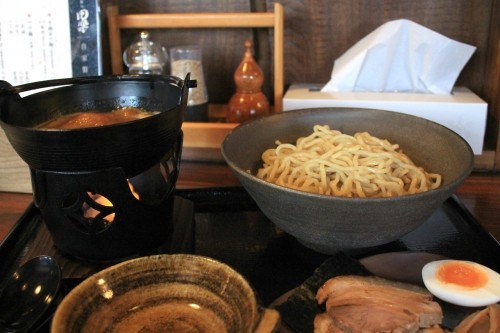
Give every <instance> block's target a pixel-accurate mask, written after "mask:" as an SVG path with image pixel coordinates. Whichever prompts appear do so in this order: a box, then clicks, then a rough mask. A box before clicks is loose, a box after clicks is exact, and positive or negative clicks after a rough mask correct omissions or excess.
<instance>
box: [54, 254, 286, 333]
mask: <svg viewBox="0 0 500 333" xmlns="http://www.w3.org/2000/svg"><path fill="white" fill-rule="evenodd" d="M278 319H279V315H278V313H277V312H276V311H275V310H270V309H263V308H261V307H260V306H259V304H258V303H257V299H256V295H255V293H254V291H253V289H252V288H251V287H250V285H249V284H248V282H247V281H246V280H245V279H244V278H243V277H242V276H241V275H240V274H239V273H238V272H236V271H235V270H233V269H232V268H231V267H229V266H227V265H226V264H223V263H221V262H218V261H216V260H214V259H211V258H208V257H203V256H197V255H185V254H175V255H158V256H150V257H142V258H138V259H133V260H129V261H126V262H124V263H121V264H117V265H115V266H112V267H110V268H108V269H105V270H103V271H101V272H99V273H96V274H95V275H93V276H91V277H90V278H88V279H87V280H85V281H84V282H83V283H81V284H80V285H78V286H77V287H76V288H75V289H73V290H72V291H71V292H70V293H69V294H68V295H67V296H66V298H65V299H64V300H63V301H62V303H61V304H60V305H59V307H58V309H57V311H56V313H55V315H54V319H53V322H52V333H66V332H74V333H78V332H81V333H86V332H89V333H100V332H120V333H127V332H207V333H208V332H217V333H250V332H259V333H264V332H268V333H270V332H272V331H273V329H274V328H275V327H276V325H277V322H278Z"/></svg>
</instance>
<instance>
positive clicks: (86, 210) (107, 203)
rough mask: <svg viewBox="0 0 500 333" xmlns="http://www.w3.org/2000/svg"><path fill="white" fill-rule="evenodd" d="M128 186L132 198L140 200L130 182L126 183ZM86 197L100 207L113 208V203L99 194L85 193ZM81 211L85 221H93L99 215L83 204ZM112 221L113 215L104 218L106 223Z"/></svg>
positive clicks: (96, 211)
mask: <svg viewBox="0 0 500 333" xmlns="http://www.w3.org/2000/svg"><path fill="white" fill-rule="evenodd" d="M128 186H129V189H130V192H131V193H132V195H133V196H134V198H136V199H137V200H140V196H139V193H137V191H136V190H135V189H134V185H132V183H131V182H130V181H128ZM87 195H88V196H89V197H90V198H91V199H92V200H94V201H95V202H96V203H98V204H99V205H101V206H105V207H113V203H112V202H111V201H110V200H109V199H108V198H106V197H105V196H103V195H101V194H94V193H91V192H87ZM82 210H83V217H85V218H87V219H94V218H95V217H96V216H97V215H98V214H99V213H101V212H100V211H98V210H96V209H94V208H93V207H90V206H89V205H88V204H87V203H84V204H83V207H82ZM114 220H115V213H112V214H109V215H107V216H106V221H107V222H108V223H111V222H113V221H114Z"/></svg>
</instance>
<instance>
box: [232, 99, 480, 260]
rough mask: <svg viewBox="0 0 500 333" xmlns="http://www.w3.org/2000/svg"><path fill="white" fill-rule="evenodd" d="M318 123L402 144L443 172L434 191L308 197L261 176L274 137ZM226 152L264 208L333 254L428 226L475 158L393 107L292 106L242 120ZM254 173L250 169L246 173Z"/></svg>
mask: <svg viewBox="0 0 500 333" xmlns="http://www.w3.org/2000/svg"><path fill="white" fill-rule="evenodd" d="M316 124H320V125H330V128H332V129H337V130H340V131H341V132H343V133H346V134H350V135H353V134H354V133H355V132H360V131H368V132H369V133H370V134H371V135H374V136H377V137H379V138H386V139H388V140H389V141H390V142H392V143H397V144H399V145H400V147H401V148H402V149H403V151H404V152H405V153H406V154H407V155H408V156H410V158H411V159H412V160H413V161H414V162H415V163H416V164H417V165H420V166H422V167H424V168H425V169H426V170H428V171H430V172H435V173H439V174H441V175H442V177H443V183H442V185H441V186H440V187H439V188H438V189H435V190H432V191H429V192H425V193H419V194H414V195H407V196H401V197H397V198H346V197H334V196H327V195H319V194H311V193H306V192H301V191H296V190H292V189H288V188H285V187H282V186H278V185H274V184H271V183H268V182H266V181H263V180H260V179H258V178H257V177H256V176H255V174H256V171H257V169H258V168H259V167H260V166H262V162H261V155H262V153H263V152H264V151H265V150H266V149H268V148H273V147H276V145H275V141H276V140H280V141H281V142H292V143H295V141H296V139H297V138H298V137H301V136H307V135H309V134H310V133H311V132H312V129H313V126H314V125H316ZM222 154H223V156H224V158H225V160H226V162H227V163H228V165H229V166H230V167H231V168H232V169H233V171H234V172H235V174H236V176H237V177H238V179H239V180H240V181H241V183H242V184H243V186H244V187H245V189H246V190H247V191H248V192H249V194H250V195H251V196H252V197H253V199H254V200H255V201H256V203H257V205H258V206H259V208H260V209H261V210H262V212H263V213H264V214H265V215H266V216H267V217H268V218H269V219H270V220H271V221H273V222H274V223H275V224H276V225H277V226H278V227H280V228H281V229H283V230H284V231H286V232H287V233H289V234H290V235H292V236H294V237H295V238H296V239H297V240H299V241H300V242H301V243H302V244H303V245H305V246H306V247H309V248H311V249H314V250H316V251H318V252H322V253H327V254H333V253H336V252H338V251H339V250H340V249H359V248H365V247H373V246H377V245H381V244H385V243H389V242H391V241H394V240H397V239H398V238H400V237H401V236H403V235H405V234H407V233H409V232H411V231H413V230H415V229H416V228H417V227H419V226H420V225H421V224H422V223H424V222H425V221H426V220H427V219H428V218H429V217H430V216H431V215H432V214H433V213H434V212H435V211H436V209H437V208H438V207H439V206H441V204H442V203H443V202H444V201H445V200H446V199H447V198H448V197H449V196H450V195H451V194H452V193H453V192H454V191H455V190H456V189H457V187H458V186H459V185H460V184H461V183H462V182H463V181H464V180H465V178H466V177H467V176H468V175H469V174H470V172H471V170H472V167H473V162H474V155H473V153H472V150H471V148H470V146H469V145H468V144H467V142H466V141H465V140H464V139H463V138H462V137H460V136H459V135H458V134H456V133H455V132H453V131H451V130H449V129H448V128H446V127H444V126H441V125H439V124H436V123H434V122H431V121H428V120H425V119H423V118H419V117H414V116H410V115H405V114H401V113H397V112H391V111H380V110H367V109H349V108H326V109H308V110H298V111H288V112H283V113H278V114H274V115H271V116H267V117H263V118H258V119H256V120H253V121H250V122H247V123H244V124H242V125H240V126H238V127H237V128H235V129H234V130H233V131H232V132H231V133H229V134H228V135H227V136H226V138H225V140H224V141H223V144H222ZM249 171H250V172H249Z"/></svg>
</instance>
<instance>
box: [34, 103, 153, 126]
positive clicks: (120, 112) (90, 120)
mask: <svg viewBox="0 0 500 333" xmlns="http://www.w3.org/2000/svg"><path fill="white" fill-rule="evenodd" d="M155 114H158V112H157V111H156V112H149V111H144V110H141V109H138V108H134V107H124V108H120V109H117V110H113V111H110V112H97V111H88V112H76V113H71V114H68V115H64V116H62V117H58V118H56V119H51V120H49V121H47V122H44V123H42V124H39V125H37V126H36V128H38V129H77V128H90V127H99V126H107V125H115V124H119V123H125V122H129V121H133V120H137V119H142V118H146V117H150V116H152V115H155Z"/></svg>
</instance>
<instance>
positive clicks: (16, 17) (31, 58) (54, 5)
mask: <svg viewBox="0 0 500 333" xmlns="http://www.w3.org/2000/svg"><path fill="white" fill-rule="evenodd" d="M97 3H98V0H44V1H40V0H17V1H11V0H0V79H1V80H4V81H7V82H9V83H11V84H12V85H18V84H23V83H28V82H34V81H41V80H48V79H56V78H64V77H72V76H86V75H98V74H101V72H102V70H101V67H102V66H101V58H100V53H101V52H100V48H101V45H100V44H101V43H100V28H99V26H100V20H99V14H100V13H99V8H98V5H97Z"/></svg>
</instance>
